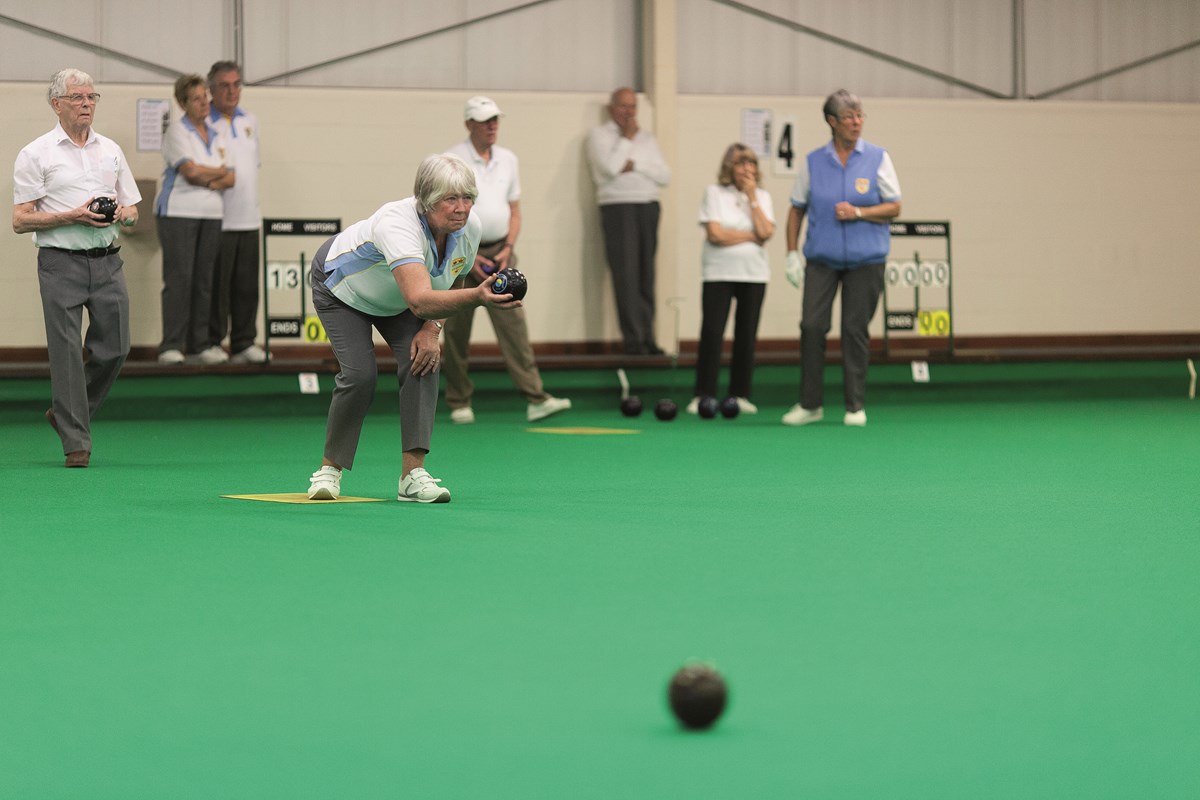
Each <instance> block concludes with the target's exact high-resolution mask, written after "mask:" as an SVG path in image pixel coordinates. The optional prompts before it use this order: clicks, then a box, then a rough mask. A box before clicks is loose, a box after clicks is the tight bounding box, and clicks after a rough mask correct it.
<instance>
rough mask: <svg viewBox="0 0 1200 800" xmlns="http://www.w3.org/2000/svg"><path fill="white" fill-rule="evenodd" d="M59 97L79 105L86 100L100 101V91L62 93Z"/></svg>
mask: <svg viewBox="0 0 1200 800" xmlns="http://www.w3.org/2000/svg"><path fill="white" fill-rule="evenodd" d="M58 99H59V100H66V101H67V102H68V103H70V104H71V105H73V106H79V105H83V101H84V100H89V101H91V102H92V103H99V102H100V93H99V92H92V93H91V94H60V95H59V96H58Z"/></svg>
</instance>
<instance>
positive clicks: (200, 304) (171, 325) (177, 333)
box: [155, 217, 221, 353]
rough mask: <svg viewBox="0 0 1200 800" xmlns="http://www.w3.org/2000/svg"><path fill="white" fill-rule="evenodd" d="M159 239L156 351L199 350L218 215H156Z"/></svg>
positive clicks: (204, 338)
mask: <svg viewBox="0 0 1200 800" xmlns="http://www.w3.org/2000/svg"><path fill="white" fill-rule="evenodd" d="M155 222H156V223H157V224H158V240H159V242H160V243H161V244H162V251H163V254H162V270H163V290H162V324H163V338H162V344H160V345H159V346H158V352H160V353H163V352H166V351H167V350H179V351H180V352H183V353H199V352H201V351H203V350H207V349H208V348H209V347H210V346H211V345H213V344H215V342H213V340H212V339H211V338H210V337H209V317H210V316H212V291H213V273H214V272H215V271H216V268H217V254H218V252H219V251H220V248H221V220H219V219H188V218H185V217H159V218H158V219H156V220H155Z"/></svg>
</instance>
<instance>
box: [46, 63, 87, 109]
mask: <svg viewBox="0 0 1200 800" xmlns="http://www.w3.org/2000/svg"><path fill="white" fill-rule="evenodd" d="M72 83H73V84H75V85H76V86H92V87H95V85H96V82H95V81H93V80H92V76H91V75H88V74H87V73H86V72H84V71H83V70H81V69H74V68H71V67H68V68H67V69H60V70H59V71H58V72H56V73H54V77H53V78H51V79H50V88H49V90H47V91H46V102H47V103H49V102H50V101H51V100H53V99H54V98H56V97H65V96H66V94H67V87H68V86H70V85H71V84H72Z"/></svg>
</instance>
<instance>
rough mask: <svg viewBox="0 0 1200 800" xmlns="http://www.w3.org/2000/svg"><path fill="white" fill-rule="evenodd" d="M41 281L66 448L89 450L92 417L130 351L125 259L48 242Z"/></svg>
mask: <svg viewBox="0 0 1200 800" xmlns="http://www.w3.org/2000/svg"><path fill="white" fill-rule="evenodd" d="M38 285H39V287H40V289H41V294H42V314H43V316H44V318H45V321H46V349H47V352H48V354H49V357H50V395H51V402H52V407H53V409H54V420H55V422H56V423H57V425H58V434H59V437H60V438H61V439H62V446H63V453H73V452H75V451H76V450H88V451H90V450H91V449H92V433H91V420H92V417H94V416H96V412H97V411H98V410H99V409H100V406H101V405H102V404H103V403H104V400H105V398H106V397H108V392H109V389H111V388H112V385H113V382H114V381H115V380H116V379H117V374H118V373H119V372H120V371H121V367H122V365H124V363H125V358H126V356H128V355H129V294H128V292H127V291H126V288H125V270H124V263H123V262H122V261H121V256H120V255H118V254H117V253H113V254H112V255H107V256H101V257H100V258H88V257H87V256H85V255H83V254H80V253H66V252H63V251H61V250H52V249H50V248H47V247H43V248H41V249H40V250H38ZM85 308H86V309H87V312H88V329H87V335H86V336H84V335H83V309H85ZM81 339H82V343H83V348H82V349H81V348H80V340H81ZM84 350H86V351H87V354H88V358H87V363H86V364H84V360H83V351H84Z"/></svg>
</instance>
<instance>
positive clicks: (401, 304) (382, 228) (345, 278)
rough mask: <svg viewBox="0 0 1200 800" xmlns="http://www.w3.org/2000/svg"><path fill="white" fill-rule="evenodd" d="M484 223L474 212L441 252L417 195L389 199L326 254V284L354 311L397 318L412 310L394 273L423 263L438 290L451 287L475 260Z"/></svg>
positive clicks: (335, 241) (335, 240)
mask: <svg viewBox="0 0 1200 800" xmlns="http://www.w3.org/2000/svg"><path fill="white" fill-rule="evenodd" d="M482 231H483V225H482V224H481V223H480V221H479V217H477V216H476V215H475V212H474V211H472V212H471V214H470V216H468V217H467V224H466V225H464V226H463V227H462V229H460V230H457V231H455V232H454V233H451V234H450V235H449V236H447V237H446V252H445V253H438V252H437V251H436V246H435V245H434V240H433V233H432V231H430V230H429V225H428V224H427V223H426V222H425V217H424V216H423V215H422V214H420V213H418V212H417V201H416V198H414V197H409V198H407V199H405V200H397V201H395V202H393V203H387V204H386V205H384V206H383V207H382V208H380V209H379V210H378V211H376V212H375V213H374V214H372V215H371V216H370V217H368V218H366V219H364V220H362V221H360V222H356V223H354V224H353V225H351V226H350V227H349V228H346V230H344V231H342V232H341V233H339V234H338V235H337V236H335V237H334V238H333V243H332V244H331V245H330V247H329V253H328V254H327V255H326V256H325V273H326V278H325V286H326V288H328V289H329V291H331V292H333V295H334V297H336V298H338V299H339V300H341V301H342V302H343V303H345V304H346V305H348V306H350V307H351V308H353V309H356V310H358V311H361V312H363V313H364V314H370V315H371V316H375V317H394V316H396V315H397V314H400V313H402V312H403V311H406V310H407V309H408V303H406V302H405V301H404V295H402V294H401V293H400V287H399V285H398V284H397V283H396V279H395V278H394V277H393V276H392V270H394V269H396V268H397V267H399V266H401V265H403V264H412V263H421V264H424V265H425V268H426V269H427V270H428V271H429V281H430V283H431V284H432V285H433V288H434V289H449V288H450V286H451V284H453V283H454V281H455V279H457V278H458V276H459V275H460V274H461V273H463V272H465V271H467V270H469V269H470V268H471V265H473V264H474V263H475V253H476V252H478V250H479V239H480V236H481V234H482Z"/></svg>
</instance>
